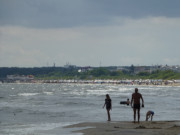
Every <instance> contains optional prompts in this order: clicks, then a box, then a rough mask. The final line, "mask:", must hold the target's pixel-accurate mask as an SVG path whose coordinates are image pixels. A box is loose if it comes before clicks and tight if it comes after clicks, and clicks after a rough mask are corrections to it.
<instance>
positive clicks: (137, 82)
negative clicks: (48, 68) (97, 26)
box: [0, 80, 180, 86]
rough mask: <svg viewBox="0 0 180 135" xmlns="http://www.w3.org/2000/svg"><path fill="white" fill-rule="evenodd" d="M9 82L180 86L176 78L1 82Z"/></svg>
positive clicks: (18, 82)
mask: <svg viewBox="0 0 180 135" xmlns="http://www.w3.org/2000/svg"><path fill="white" fill-rule="evenodd" d="M3 83H5V84H8V83H15V84H25V83H29V84H30V83H33V84H34V83H37V84H43V83H47V84H48V83H49V84H94V85H95V84H102V85H103V84H107V85H124V86H133V85H134V86H136V85H137V86H180V81H179V80H177V82H176V80H174V81H171V80H166V81H162V80H153V81H150V80H31V81H21V80H16V81H13V82H0V84H3Z"/></svg>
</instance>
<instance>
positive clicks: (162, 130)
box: [65, 121, 180, 135]
mask: <svg viewBox="0 0 180 135" xmlns="http://www.w3.org/2000/svg"><path fill="white" fill-rule="evenodd" d="M82 127H84V128H85V129H83V130H79V131H75V132H78V133H83V134H84V135H180V121H153V122H150V121H148V122H145V121H143V122H140V123H133V122H127V121H126V122H102V123H79V124H75V125H71V126H67V127H65V128H82ZM86 127H87V128H86Z"/></svg>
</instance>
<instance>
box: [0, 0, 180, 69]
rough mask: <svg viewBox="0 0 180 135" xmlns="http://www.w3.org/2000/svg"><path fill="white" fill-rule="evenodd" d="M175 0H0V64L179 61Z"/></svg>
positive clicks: (178, 14) (179, 19) (178, 19)
mask: <svg viewBox="0 0 180 135" xmlns="http://www.w3.org/2000/svg"><path fill="white" fill-rule="evenodd" d="M179 4H180V1H179V0H159V1H157V0H151V1H148V0H136V1H134V0H113V1H108V0H103V1H96V0H77V1H74V0H68V1H66V0H61V1H59V0H52V1H49V0H38V1H36V0H31V1H28V0H13V1H11V0H0V61H1V62H0V67H46V66H53V65H54V64H55V66H57V67H62V66H64V65H65V64H66V63H67V62H69V63H70V64H73V65H77V66H92V67H99V66H105V67H106V66H130V65H132V64H133V65H135V66H138V65H139V66H141V65H142V66H145V65H147V66H152V65H170V66H172V65H180V59H179V58H180V53H179V50H180V46H179V43H180V39H179V34H180V9H179V6H178V5H179Z"/></svg>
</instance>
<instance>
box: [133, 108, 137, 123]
mask: <svg viewBox="0 0 180 135" xmlns="http://www.w3.org/2000/svg"><path fill="white" fill-rule="evenodd" d="M133 110H134V123H135V121H136V108H133Z"/></svg>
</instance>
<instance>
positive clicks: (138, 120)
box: [138, 109, 140, 123]
mask: <svg viewBox="0 0 180 135" xmlns="http://www.w3.org/2000/svg"><path fill="white" fill-rule="evenodd" d="M139 119H140V109H138V123H139Z"/></svg>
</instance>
